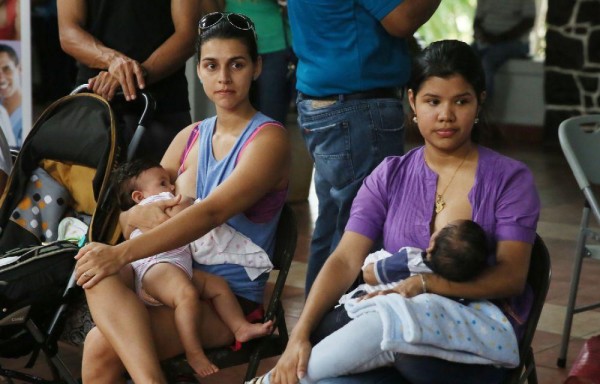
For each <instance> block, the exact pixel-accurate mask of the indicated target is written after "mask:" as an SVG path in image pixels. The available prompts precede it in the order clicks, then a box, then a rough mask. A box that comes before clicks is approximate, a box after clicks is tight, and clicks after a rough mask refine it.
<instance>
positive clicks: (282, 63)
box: [252, 49, 293, 124]
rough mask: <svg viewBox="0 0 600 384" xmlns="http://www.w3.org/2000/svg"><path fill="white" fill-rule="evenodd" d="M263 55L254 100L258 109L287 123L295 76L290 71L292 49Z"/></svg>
mask: <svg viewBox="0 0 600 384" xmlns="http://www.w3.org/2000/svg"><path fill="white" fill-rule="evenodd" d="M261 57H262V62H263V67H262V72H261V74H260V76H259V77H258V79H256V91H255V94H254V95H253V97H252V99H253V100H252V102H253V104H254V106H255V107H256V109H258V110H259V111H261V112H262V113H264V114H265V115H267V116H269V117H271V118H273V119H275V120H277V121H279V122H280V123H282V124H285V121H286V116H287V113H288V110H289V107H290V101H291V91H292V88H293V84H292V82H293V78H292V77H290V76H289V72H288V63H289V61H290V59H291V57H292V52H291V49H284V50H281V51H277V52H271V53H265V54H262V55H261Z"/></svg>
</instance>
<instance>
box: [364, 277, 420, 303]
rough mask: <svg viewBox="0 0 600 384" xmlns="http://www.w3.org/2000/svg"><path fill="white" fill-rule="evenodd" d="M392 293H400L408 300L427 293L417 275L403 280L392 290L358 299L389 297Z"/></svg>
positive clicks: (372, 293) (376, 292) (373, 293)
mask: <svg viewBox="0 0 600 384" xmlns="http://www.w3.org/2000/svg"><path fill="white" fill-rule="evenodd" d="M390 293H398V294H400V295H402V296H404V297H406V298H410V297H414V296H417V295H420V294H421V293H426V292H424V291H423V283H422V281H421V277H420V276H418V275H415V276H411V277H409V278H406V279H404V280H402V281H401V282H400V283H398V285H396V286H395V287H394V288H392V289H385V290H382V291H375V292H371V293H368V294H366V295H364V296H361V297H359V298H358V301H361V300H366V299H370V298H371V297H375V296H382V295H389V294H390Z"/></svg>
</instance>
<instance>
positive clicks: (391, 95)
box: [302, 88, 400, 101]
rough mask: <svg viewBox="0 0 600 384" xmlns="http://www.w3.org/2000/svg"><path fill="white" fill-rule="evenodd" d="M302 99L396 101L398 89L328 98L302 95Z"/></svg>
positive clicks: (379, 89)
mask: <svg viewBox="0 0 600 384" xmlns="http://www.w3.org/2000/svg"><path fill="white" fill-rule="evenodd" d="M302 97H303V98H305V99H310V100H327V101H335V100H339V101H344V100H365V99H398V98H400V89H398V88H378V89H371V90H369V91H364V92H355V93H347V94H339V95H329V96H310V95H307V94H304V93H303V94H302Z"/></svg>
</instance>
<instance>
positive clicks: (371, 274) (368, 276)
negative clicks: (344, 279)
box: [362, 263, 379, 285]
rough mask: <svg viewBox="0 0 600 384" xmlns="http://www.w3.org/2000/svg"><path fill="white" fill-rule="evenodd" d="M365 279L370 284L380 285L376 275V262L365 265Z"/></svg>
mask: <svg viewBox="0 0 600 384" xmlns="http://www.w3.org/2000/svg"><path fill="white" fill-rule="evenodd" d="M362 271H363V280H364V281H365V283H367V284H369V285H378V284H379V282H378V281H377V277H375V264H374V263H370V264H367V265H365V266H364V267H363V270H362Z"/></svg>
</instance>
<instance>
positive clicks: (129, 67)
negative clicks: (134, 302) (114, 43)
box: [108, 55, 146, 101]
mask: <svg viewBox="0 0 600 384" xmlns="http://www.w3.org/2000/svg"><path fill="white" fill-rule="evenodd" d="M108 73H110V74H111V75H112V76H114V77H115V78H116V79H117V80H118V81H119V84H121V89H122V90H123V94H124V95H125V100H127V101H130V100H135V98H136V95H137V89H138V88H139V89H144V87H146V80H145V79H144V74H145V70H144V68H143V67H142V65H141V64H140V63H139V62H137V61H136V60H133V59H131V58H129V57H127V56H124V55H118V56H115V58H113V59H112V60H111V62H110V65H109V67H108Z"/></svg>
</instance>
